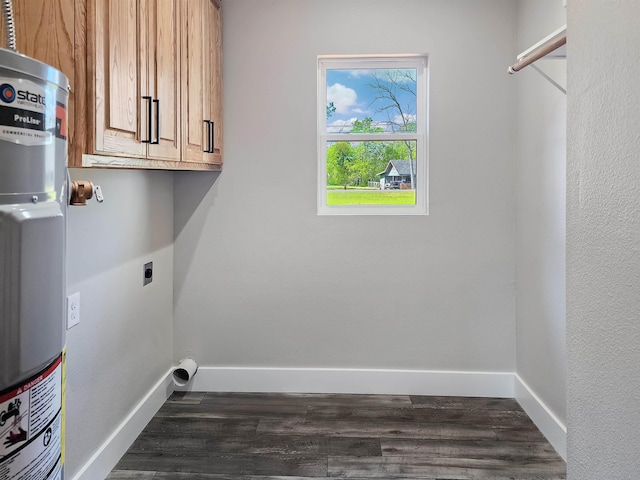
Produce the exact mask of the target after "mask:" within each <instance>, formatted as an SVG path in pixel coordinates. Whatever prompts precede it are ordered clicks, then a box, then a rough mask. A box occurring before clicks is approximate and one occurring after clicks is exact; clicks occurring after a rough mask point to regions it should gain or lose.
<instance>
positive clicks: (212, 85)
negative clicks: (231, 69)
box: [182, 0, 222, 166]
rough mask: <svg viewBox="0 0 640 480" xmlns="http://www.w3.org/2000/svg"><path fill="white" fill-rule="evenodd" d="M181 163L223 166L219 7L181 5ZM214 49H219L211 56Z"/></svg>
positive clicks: (208, 0)
mask: <svg viewBox="0 0 640 480" xmlns="http://www.w3.org/2000/svg"><path fill="white" fill-rule="evenodd" d="M183 17H184V20H183V27H184V36H183V42H182V62H183V63H182V68H183V72H184V74H183V90H182V98H183V105H182V115H183V118H184V130H183V135H184V142H183V156H182V158H183V161H187V162H197V163H205V164H210V165H216V166H221V165H222V78H221V73H222V70H221V62H222V37H221V28H220V26H221V25H220V5H219V4H218V3H217V2H216V1H213V0H189V1H186V2H184V3H183ZM213 49H218V50H217V51H216V52H213Z"/></svg>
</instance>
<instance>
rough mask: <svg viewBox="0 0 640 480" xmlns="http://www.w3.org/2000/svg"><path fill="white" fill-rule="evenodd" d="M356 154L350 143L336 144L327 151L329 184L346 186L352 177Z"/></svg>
mask: <svg viewBox="0 0 640 480" xmlns="http://www.w3.org/2000/svg"><path fill="white" fill-rule="evenodd" d="M354 158H355V153H354V151H353V148H352V147H351V144H350V143H349V142H336V143H334V144H333V145H331V146H330V147H329V148H328V149H327V184H329V185H344V186H345V187H346V186H347V184H348V183H349V180H350V177H351V170H352V167H351V164H352V162H353V160H354Z"/></svg>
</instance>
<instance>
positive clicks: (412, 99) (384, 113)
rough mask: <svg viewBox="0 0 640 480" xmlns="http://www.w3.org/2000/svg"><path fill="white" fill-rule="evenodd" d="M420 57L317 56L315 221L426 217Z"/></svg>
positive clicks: (423, 92)
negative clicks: (341, 217) (325, 218)
mask: <svg viewBox="0 0 640 480" xmlns="http://www.w3.org/2000/svg"><path fill="white" fill-rule="evenodd" d="M427 185H428V182H427V58H426V57H425V56H419V55H393V56H348V57H347V56H319V57H318V214H320V215H426V214H427Z"/></svg>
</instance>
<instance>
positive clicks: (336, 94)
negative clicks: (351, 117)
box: [327, 83, 358, 115]
mask: <svg viewBox="0 0 640 480" xmlns="http://www.w3.org/2000/svg"><path fill="white" fill-rule="evenodd" d="M357 100H358V94H357V93H356V91H355V90H354V89H352V88H349V87H345V86H344V85H342V84H340V83H334V84H333V85H331V86H330V87H328V88H327V102H328V103H331V102H333V106H334V107H336V112H337V113H340V114H343V115H344V114H347V113H349V112H350V111H351V107H352V106H354V105H355V104H356V101H357Z"/></svg>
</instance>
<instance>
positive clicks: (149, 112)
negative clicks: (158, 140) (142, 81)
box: [142, 95, 153, 143]
mask: <svg viewBox="0 0 640 480" xmlns="http://www.w3.org/2000/svg"><path fill="white" fill-rule="evenodd" d="M142 99H143V100H149V105H148V109H147V136H148V139H147V140H142V143H151V115H152V114H153V112H152V111H151V110H152V106H151V101H152V99H151V97H150V96H148V95H145V96H143V97H142Z"/></svg>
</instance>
